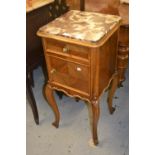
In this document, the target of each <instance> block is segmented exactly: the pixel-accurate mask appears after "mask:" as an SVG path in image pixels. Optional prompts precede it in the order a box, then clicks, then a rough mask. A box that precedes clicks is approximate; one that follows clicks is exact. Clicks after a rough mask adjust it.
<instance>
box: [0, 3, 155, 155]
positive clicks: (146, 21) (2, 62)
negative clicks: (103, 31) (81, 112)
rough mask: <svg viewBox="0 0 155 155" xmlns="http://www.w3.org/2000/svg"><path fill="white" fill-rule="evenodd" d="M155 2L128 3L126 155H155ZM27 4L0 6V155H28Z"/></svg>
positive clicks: (3, 4)
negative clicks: (127, 118)
mask: <svg viewBox="0 0 155 155" xmlns="http://www.w3.org/2000/svg"><path fill="white" fill-rule="evenodd" d="M154 15H155V2H154V0H130V52H129V53H130V58H129V77H130V80H129V88H130V91H129V98H130V99H129V104H130V109H129V111H130V124H129V126H130V136H129V138H130V145H129V147H130V151H129V152H130V155H135V154H138V155H146V154H155V149H154V139H155V125H154V124H155V89H154V88H155V20H154V19H155V17H154ZM25 76H26V1H25V0H18V1H13V0H12V1H1V2H0V90H1V92H0V143H1V144H0V146H1V148H0V154H2V155H25V154H26V78H25Z"/></svg>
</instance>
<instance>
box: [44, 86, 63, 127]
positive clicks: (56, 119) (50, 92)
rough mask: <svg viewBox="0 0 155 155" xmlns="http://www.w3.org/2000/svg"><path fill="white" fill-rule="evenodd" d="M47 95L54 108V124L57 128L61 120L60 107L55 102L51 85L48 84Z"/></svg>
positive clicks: (46, 87)
mask: <svg viewBox="0 0 155 155" xmlns="http://www.w3.org/2000/svg"><path fill="white" fill-rule="evenodd" d="M45 95H46V98H47V101H48V103H49V104H50V105H51V106H52V109H53V111H54V114H55V121H54V122H53V123H52V124H53V125H54V126H55V127H56V128H58V127H59V120H60V113H59V109H58V106H57V104H56V102H55V99H54V96H53V90H52V89H51V86H50V84H46V86H45Z"/></svg>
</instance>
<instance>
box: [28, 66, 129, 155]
mask: <svg viewBox="0 0 155 155" xmlns="http://www.w3.org/2000/svg"><path fill="white" fill-rule="evenodd" d="M128 75H129V73H128V72H127V75H126V77H127V79H126V81H125V82H124V83H123V85H124V87H122V88H119V89H117V91H116V95H115V98H114V105H116V111H115V113H114V114H113V115H110V114H109V112H108V109H107V103H106V98H107V93H105V94H104V95H103V96H102V98H101V101H100V103H101V115H100V120H99V125H98V136H99V145H98V146H97V147H93V146H92V145H91V144H90V139H91V129H90V122H89V113H88V108H87V106H86V104H85V103H84V102H83V101H79V102H76V101H75V100H74V99H73V98H69V97H67V96H64V97H63V99H62V100H60V99H59V98H58V97H57V95H56V94H55V98H56V101H57V103H58V106H59V110H60V113H61V121H60V127H59V128H58V129H56V128H55V127H53V126H52V125H51V122H52V121H53V119H54V117H53V116H54V115H53V111H52V109H51V108H50V106H49V105H48V104H47V102H46V101H45V99H44V97H43V95H42V87H43V84H44V77H43V74H42V70H41V68H38V69H37V70H35V71H34V80H35V88H34V89H33V90H34V95H35V98H36V102H37V106H38V111H39V117H40V124H39V125H36V124H35V122H34V120H33V115H32V111H31V109H30V106H29V104H28V102H27V104H26V109H27V112H26V113H27V120H26V123H27V133H26V134H27V155H128V154H129V85H128V84H129V80H128Z"/></svg>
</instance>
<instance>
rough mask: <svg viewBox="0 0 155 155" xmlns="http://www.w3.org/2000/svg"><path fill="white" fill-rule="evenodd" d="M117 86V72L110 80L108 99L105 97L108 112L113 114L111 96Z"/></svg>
mask: <svg viewBox="0 0 155 155" xmlns="http://www.w3.org/2000/svg"><path fill="white" fill-rule="evenodd" d="M117 86H118V74H115V75H114V78H113V80H112V81H111V87H110V89H109V93H108V99H107V102H108V108H109V112H110V114H113V113H114V111H115V108H114V107H113V106H112V101H113V96H114V93H115V91H116V89H117Z"/></svg>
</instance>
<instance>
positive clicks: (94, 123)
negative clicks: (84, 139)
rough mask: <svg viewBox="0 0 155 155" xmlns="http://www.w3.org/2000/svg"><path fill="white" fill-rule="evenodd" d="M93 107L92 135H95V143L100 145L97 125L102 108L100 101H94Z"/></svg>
mask: <svg viewBox="0 0 155 155" xmlns="http://www.w3.org/2000/svg"><path fill="white" fill-rule="evenodd" d="M91 106H92V135H93V142H94V144H95V145H97V144H98V135H97V125H98V120H99V116H100V107H99V102H98V100H93V101H92V102H91Z"/></svg>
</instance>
